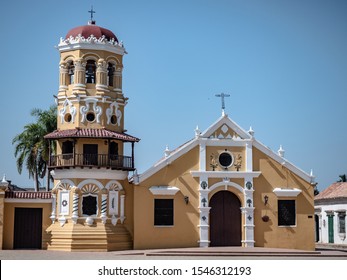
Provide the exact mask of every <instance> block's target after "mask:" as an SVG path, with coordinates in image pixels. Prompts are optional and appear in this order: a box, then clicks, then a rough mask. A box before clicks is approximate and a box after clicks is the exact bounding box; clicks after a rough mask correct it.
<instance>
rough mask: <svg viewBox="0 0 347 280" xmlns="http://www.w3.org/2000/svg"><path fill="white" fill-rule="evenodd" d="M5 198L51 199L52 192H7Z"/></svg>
mask: <svg viewBox="0 0 347 280" xmlns="http://www.w3.org/2000/svg"><path fill="white" fill-rule="evenodd" d="M5 198H20V199H51V198H52V193H51V192H26V191H24V192H5Z"/></svg>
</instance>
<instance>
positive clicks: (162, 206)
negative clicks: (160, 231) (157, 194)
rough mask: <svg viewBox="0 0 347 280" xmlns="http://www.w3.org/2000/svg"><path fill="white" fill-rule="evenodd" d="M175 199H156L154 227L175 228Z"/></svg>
mask: <svg viewBox="0 0 347 280" xmlns="http://www.w3.org/2000/svg"><path fill="white" fill-rule="evenodd" d="M173 207H174V205H173V199H154V225H155V226H173V224H174V208H173Z"/></svg>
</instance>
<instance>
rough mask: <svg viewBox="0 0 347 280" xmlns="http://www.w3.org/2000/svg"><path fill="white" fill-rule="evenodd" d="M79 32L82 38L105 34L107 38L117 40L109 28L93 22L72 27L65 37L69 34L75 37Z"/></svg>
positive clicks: (99, 36)
mask: <svg viewBox="0 0 347 280" xmlns="http://www.w3.org/2000/svg"><path fill="white" fill-rule="evenodd" d="M79 34H81V35H82V36H83V37H84V38H88V37H89V36H91V35H94V36H95V37H96V38H98V39H99V38H101V37H102V36H105V38H106V39H107V40H111V39H114V40H115V41H116V42H118V39H117V37H116V35H114V34H113V32H112V31H111V30H108V29H106V28H103V27H100V26H97V25H95V24H88V25H83V26H77V27H75V28H72V29H71V30H70V31H69V32H68V33H67V34H66V36H65V39H68V38H70V36H72V37H76V36H78V35H79Z"/></svg>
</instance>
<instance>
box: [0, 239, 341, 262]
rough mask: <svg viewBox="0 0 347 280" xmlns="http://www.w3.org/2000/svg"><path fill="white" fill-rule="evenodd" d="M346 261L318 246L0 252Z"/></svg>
mask: <svg viewBox="0 0 347 280" xmlns="http://www.w3.org/2000/svg"><path fill="white" fill-rule="evenodd" d="M180 259H185V260H196V259H209V260H210V259H228V260H229V259H234V260H244V259H247V260H283V259H286V260H288V259H289V260H290V259H295V260H298V259H299V260H315V259H320V260H347V246H331V245H330V244H318V243H317V245H316V250H315V251H304V250H294V249H279V248H262V247H254V248H244V247H208V248H178V249H155V250H154V249H153V250H129V251H112V252H64V251H48V250H0V260H180Z"/></svg>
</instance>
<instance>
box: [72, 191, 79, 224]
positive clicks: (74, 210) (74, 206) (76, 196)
mask: <svg viewBox="0 0 347 280" xmlns="http://www.w3.org/2000/svg"><path fill="white" fill-rule="evenodd" d="M78 200H79V194H78V192H77V191H75V192H74V193H73V196H72V216H71V219H72V221H73V223H74V224H77V220H78Z"/></svg>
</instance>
